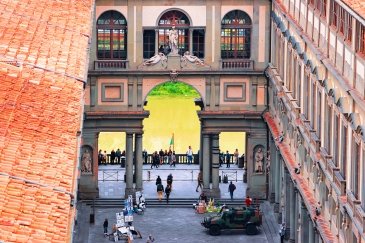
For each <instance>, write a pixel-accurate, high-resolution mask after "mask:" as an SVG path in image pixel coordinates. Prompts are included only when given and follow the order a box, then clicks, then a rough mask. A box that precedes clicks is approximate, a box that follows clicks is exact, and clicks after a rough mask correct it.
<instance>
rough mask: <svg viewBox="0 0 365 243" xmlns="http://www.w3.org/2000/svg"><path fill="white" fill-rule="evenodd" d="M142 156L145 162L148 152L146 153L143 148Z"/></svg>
mask: <svg viewBox="0 0 365 243" xmlns="http://www.w3.org/2000/svg"><path fill="white" fill-rule="evenodd" d="M142 157H143V160H144V163H145V164H147V159H148V153H147V150H146V149H144V150H143V152H142Z"/></svg>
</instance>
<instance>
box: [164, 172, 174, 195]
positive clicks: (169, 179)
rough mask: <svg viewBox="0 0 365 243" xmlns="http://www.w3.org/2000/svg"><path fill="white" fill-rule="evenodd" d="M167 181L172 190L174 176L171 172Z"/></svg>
mask: <svg viewBox="0 0 365 243" xmlns="http://www.w3.org/2000/svg"><path fill="white" fill-rule="evenodd" d="M166 181H167V185H168V186H170V190H171V191H172V181H173V176H172V174H171V173H170V174H169V175H168V176H167V180H166Z"/></svg>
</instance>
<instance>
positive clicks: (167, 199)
mask: <svg viewBox="0 0 365 243" xmlns="http://www.w3.org/2000/svg"><path fill="white" fill-rule="evenodd" d="M170 193H171V186H170V185H169V184H167V186H166V188H165V194H166V202H167V203H169V199H170Z"/></svg>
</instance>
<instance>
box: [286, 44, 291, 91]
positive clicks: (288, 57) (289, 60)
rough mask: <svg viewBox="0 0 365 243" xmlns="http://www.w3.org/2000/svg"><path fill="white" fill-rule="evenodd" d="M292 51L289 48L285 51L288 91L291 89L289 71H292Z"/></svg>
mask: <svg viewBox="0 0 365 243" xmlns="http://www.w3.org/2000/svg"><path fill="white" fill-rule="evenodd" d="M291 54H292V52H291V50H289V48H288V51H287V52H286V63H287V65H286V87H287V88H288V90H289V91H292V85H291V73H292V55H291Z"/></svg>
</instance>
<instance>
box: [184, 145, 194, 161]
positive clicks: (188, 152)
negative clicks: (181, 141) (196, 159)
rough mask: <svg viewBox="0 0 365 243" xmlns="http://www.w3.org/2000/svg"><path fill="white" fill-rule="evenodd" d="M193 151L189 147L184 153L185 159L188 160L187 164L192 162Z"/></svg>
mask: <svg viewBox="0 0 365 243" xmlns="http://www.w3.org/2000/svg"><path fill="white" fill-rule="evenodd" d="M193 155H194V154H193V150H192V149H191V146H189V148H188V151H186V157H187V158H188V164H191V163H192V162H193Z"/></svg>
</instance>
